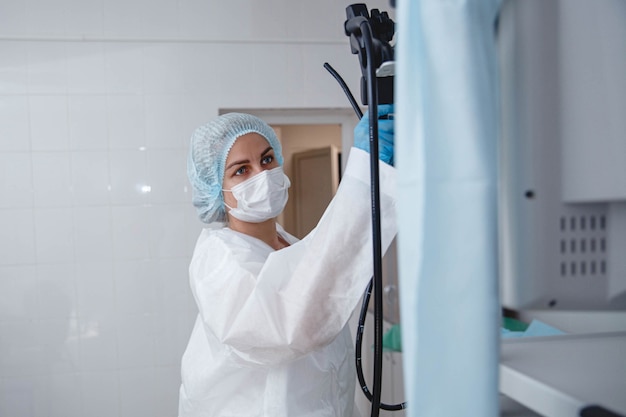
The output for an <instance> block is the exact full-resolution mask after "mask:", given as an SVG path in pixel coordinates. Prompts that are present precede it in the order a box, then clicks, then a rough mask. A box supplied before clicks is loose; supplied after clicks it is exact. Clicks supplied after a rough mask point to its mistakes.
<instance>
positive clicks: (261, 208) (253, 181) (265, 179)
mask: <svg viewBox="0 0 626 417" xmlns="http://www.w3.org/2000/svg"><path fill="white" fill-rule="evenodd" d="M290 185H291V182H290V181H289V178H288V177H287V176H286V175H285V173H284V172H283V168H282V167H277V168H273V169H270V170H266V171H262V172H260V173H258V174H257V175H255V176H254V177H252V178H250V179H247V180H245V181H244V182H242V183H240V184H237V185H235V186H234V187H233V188H231V189H230V190H223V191H230V192H232V193H233V197H235V200H237V207H230V206H229V205H228V204H226V203H224V205H226V207H228V208H229V211H228V212H229V213H230V215H232V216H233V217H235V218H237V219H239V220H241V221H244V222H249V223H261V222H263V221H265V220H269V219H273V218H274V217H276V216H278V215H279V214H280V213H281V212H282V211H283V209H284V208H285V205H286V204H287V199H288V198H289V193H288V191H287V189H288V188H289V186H290Z"/></svg>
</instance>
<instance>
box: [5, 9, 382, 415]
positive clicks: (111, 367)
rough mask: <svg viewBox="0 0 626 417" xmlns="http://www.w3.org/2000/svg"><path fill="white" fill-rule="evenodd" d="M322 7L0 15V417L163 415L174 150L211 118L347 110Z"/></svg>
mask: <svg viewBox="0 0 626 417" xmlns="http://www.w3.org/2000/svg"><path fill="white" fill-rule="evenodd" d="M339 3H340V4H338V3H337V2H336V0H322V1H317V2H293V1H289V0H263V1H257V0H236V1H223V2H216V1H215V2H209V1H205V0H185V1H178V0H157V1H155V0H123V1H122V0H106V1H105V0H54V1H49V0H25V1H13V2H3V3H2V4H0V416H16V417H74V416H76V417H78V416H80V417H97V416H107V417H126V416H133V417H165V416H168V417H171V416H175V415H176V414H177V401H178V387H179V384H180V376H179V366H180V359H181V355H182V352H183V351H184V348H185V346H186V343H187V340H188V337H189V334H190V331H191V327H192V325H193V320H194V319H195V305H194V302H193V298H192V296H191V294H190V291H189V288H188V281H187V267H188V263H189V259H190V256H191V253H192V251H193V247H194V244H195V240H196V238H197V235H198V233H199V230H200V227H201V223H200V222H199V221H198V220H197V219H196V217H195V211H194V209H193V207H192V206H191V204H190V198H191V195H190V190H189V187H188V184H187V179H186V171H185V167H186V156H187V144H188V139H189V137H190V135H191V132H192V131H193V129H194V128H195V127H197V126H198V125H200V124H202V123H204V122H206V121H207V120H209V119H211V118H213V117H214V116H216V115H217V112H218V110H219V109H220V108H246V107H248V108H263V109H267V108H303V107H324V108H336V107H348V103H347V101H346V99H345V97H344V95H343V92H342V91H341V89H340V88H339V87H338V85H337V84H336V82H335V80H334V79H332V77H331V76H330V75H329V74H328V73H327V72H326V70H324V69H323V67H322V65H323V63H324V62H330V63H331V65H333V66H334V67H335V68H336V69H337V70H338V71H339V72H340V73H342V75H343V76H344V78H345V79H346V80H347V81H348V82H349V84H350V85H351V88H352V90H353V91H354V92H358V89H357V87H356V86H357V85H358V84H357V82H358V78H359V77H360V71H359V70H358V66H357V61H356V57H355V56H354V55H352V54H350V50H349V47H348V43H347V38H346V37H345V35H344V34H343V29H342V25H343V21H344V20H345V17H344V13H345V7H346V6H347V5H348V4H350V3H351V2H348V1H345V2H339ZM376 3H378V7H380V8H383V9H388V5H387V2H386V1H384V0H377V2H376ZM375 6H376V5H375V4H373V5H371V7H375Z"/></svg>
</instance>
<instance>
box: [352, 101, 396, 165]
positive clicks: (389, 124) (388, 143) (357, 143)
mask: <svg viewBox="0 0 626 417" xmlns="http://www.w3.org/2000/svg"><path fill="white" fill-rule="evenodd" d="M393 109H394V107H393V104H382V105H379V106H378V159H380V160H381V161H383V162H386V163H387V164H389V165H392V166H393V119H386V118H385V117H387V116H389V115H390V114H393ZM381 117H382V119H381ZM369 128H370V126H369V113H368V112H366V113H365V114H364V115H363V117H362V118H361V120H360V121H359V124H357V125H356V127H355V128H354V147H355V148H359V149H362V150H364V151H365V152H369V151H370V132H369Z"/></svg>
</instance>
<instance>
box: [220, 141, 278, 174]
mask: <svg viewBox="0 0 626 417" xmlns="http://www.w3.org/2000/svg"><path fill="white" fill-rule="evenodd" d="M272 150H274V148H272V147H271V146H268V147H267V149H265V150H264V151H263V152H261V156H264V155H265V154H267V153H268V152H270V151H272ZM249 163H250V160H249V159H242V160H239V161H233V162H231V163H230V164H228V165H227V166H226V168H224V171H228V170H229V169H231V168H232V167H234V166H235V165H243V164H249Z"/></svg>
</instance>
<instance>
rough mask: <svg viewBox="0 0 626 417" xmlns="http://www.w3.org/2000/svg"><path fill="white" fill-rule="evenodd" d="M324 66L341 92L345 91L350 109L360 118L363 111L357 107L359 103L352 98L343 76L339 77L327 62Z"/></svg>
mask: <svg viewBox="0 0 626 417" xmlns="http://www.w3.org/2000/svg"><path fill="white" fill-rule="evenodd" d="M324 68H326V69H327V70H328V72H330V73H331V75H332V76H333V77H335V80H337V82H338V83H339V85H340V86H341V88H342V89H343V92H344V93H346V96H347V97H348V101H350V104H351V105H352V109H354V112H355V113H356V115H357V116H358V117H359V120H361V117H363V112H362V111H361V109H360V108H359V105H358V104H357V102H356V100H355V99H354V96H353V95H352V93H351V92H350V89H349V88H348V85H347V84H346V82H345V81H344V80H343V78H341V75H339V73H338V72H337V71H335V69H334V68H333V67H331V66H330V64H329V63H328V62H325V63H324Z"/></svg>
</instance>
